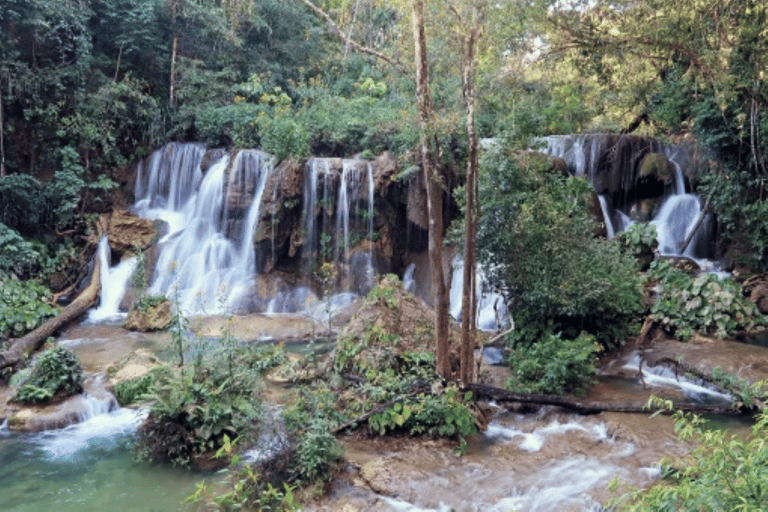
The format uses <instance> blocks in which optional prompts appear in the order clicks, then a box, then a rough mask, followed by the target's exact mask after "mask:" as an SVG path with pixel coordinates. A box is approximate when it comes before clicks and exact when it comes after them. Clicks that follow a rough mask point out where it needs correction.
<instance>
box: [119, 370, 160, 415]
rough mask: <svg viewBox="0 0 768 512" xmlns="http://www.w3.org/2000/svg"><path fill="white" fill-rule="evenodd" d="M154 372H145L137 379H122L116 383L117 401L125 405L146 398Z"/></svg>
mask: <svg viewBox="0 0 768 512" xmlns="http://www.w3.org/2000/svg"><path fill="white" fill-rule="evenodd" d="M152 380H153V377H152V374H151V373H145V374H144V375H142V376H141V377H136V378H135V379H130V380H124V381H120V382H118V383H117V384H115V398H116V399H117V403H119V404H120V405H121V406H123V407H125V406H126V405H131V404H133V403H135V402H138V401H139V400H141V399H142V398H144V397H145V396H146V395H147V394H148V393H149V390H150V388H151V386H152Z"/></svg>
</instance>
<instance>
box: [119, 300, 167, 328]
mask: <svg viewBox="0 0 768 512" xmlns="http://www.w3.org/2000/svg"><path fill="white" fill-rule="evenodd" d="M172 318H173V317H172V314H171V302H170V301H168V300H164V301H162V302H160V303H159V304H155V305H152V306H149V307H147V308H140V307H136V308H133V309H132V310H131V311H130V313H128V318H126V320H125V323H124V324H123V327H125V328H126V329H130V330H132V331H140V332H149V331H162V330H163V329H165V328H166V327H168V326H169V325H170V324H171V320H172Z"/></svg>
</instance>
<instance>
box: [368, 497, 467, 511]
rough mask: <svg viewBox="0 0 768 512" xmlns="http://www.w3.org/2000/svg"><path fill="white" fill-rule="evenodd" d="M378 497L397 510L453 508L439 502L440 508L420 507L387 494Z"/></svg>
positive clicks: (449, 509)
mask: <svg viewBox="0 0 768 512" xmlns="http://www.w3.org/2000/svg"><path fill="white" fill-rule="evenodd" d="M379 499H380V500H381V501H383V502H384V503H386V504H387V505H389V506H390V507H392V510H396V511H398V512H450V511H451V510H453V508H451V507H448V506H446V505H443V504H440V508H438V509H434V508H421V507H417V506H416V505H413V504H411V503H408V502H407V501H403V500H397V499H394V498H388V497H387V496H381V497H380V498H379Z"/></svg>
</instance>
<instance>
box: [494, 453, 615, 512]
mask: <svg viewBox="0 0 768 512" xmlns="http://www.w3.org/2000/svg"><path fill="white" fill-rule="evenodd" d="M623 473H626V471H625V470H623V469H622V468H620V467H618V466H614V465H612V464H606V463H605V462H604V461H599V460H596V459H583V458H568V459H565V460H561V461H557V462H555V463H552V464H550V465H549V466H547V467H546V468H544V470H542V471H541V473H540V474H539V475H537V478H536V482H537V484H536V485H533V486H531V487H529V488H528V489H522V490H519V491H518V494H517V495H515V496H510V497H507V498H504V499H502V500H500V501H499V502H498V503H496V504H495V505H493V506H492V507H490V508H488V509H487V510H488V511H489V512H502V511H503V512H506V511H509V510H519V511H523V510H524V511H526V512H549V511H558V510H602V508H601V506H600V503H598V502H597V501H595V500H594V499H593V498H592V497H591V496H589V494H588V492H589V491H590V490H592V489H595V488H597V487H598V486H600V485H603V484H604V483H605V482H606V481H607V480H609V479H610V478H613V477H614V476H616V475H619V474H623Z"/></svg>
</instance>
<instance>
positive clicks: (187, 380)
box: [136, 350, 261, 465]
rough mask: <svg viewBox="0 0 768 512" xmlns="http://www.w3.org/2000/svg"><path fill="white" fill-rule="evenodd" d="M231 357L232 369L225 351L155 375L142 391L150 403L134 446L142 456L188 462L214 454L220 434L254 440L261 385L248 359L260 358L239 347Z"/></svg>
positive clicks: (220, 445)
mask: <svg viewBox="0 0 768 512" xmlns="http://www.w3.org/2000/svg"><path fill="white" fill-rule="evenodd" d="M231 356H232V357H233V358H234V359H235V360H236V362H237V364H236V365H234V366H233V368H234V370H235V371H233V372H230V370H229V361H228V360H229V357H230V355H229V354H218V355H210V356H209V357H208V358H207V359H206V360H205V361H204V365H201V366H198V365H195V366H194V367H193V368H186V369H178V370H173V369H170V368H168V369H165V370H164V371H157V372H155V373H154V375H153V377H152V382H151V385H150V386H149V391H148V393H142V396H143V398H145V399H147V400H151V401H152V406H151V408H150V411H149V417H148V418H147V420H146V421H145V422H144V424H143V425H142V426H141V428H140V430H139V439H138V442H137V450H138V453H139V454H140V455H141V456H142V457H145V458H148V459H150V460H154V461H168V462H172V463H174V464H180V465H187V464H190V463H191V462H192V461H193V459H194V458H196V457H199V456H201V455H204V454H213V453H215V452H216V451H217V450H218V449H219V448H221V447H222V445H223V443H224V436H225V435H226V436H229V438H230V439H240V438H242V439H243V440H247V439H253V437H254V436H255V435H256V432H257V429H258V428H259V424H258V422H257V421H256V420H257V418H258V417H259V415H260V411H261V398H260V389H261V385H260V373H259V372H257V371H254V370H253V368H252V365H251V363H253V362H254V361H256V362H258V361H259V354H258V353H257V352H251V351H247V350H242V351H239V350H238V351H237V353H235V354H231ZM182 370H183V371H182ZM138 385H139V383H136V387H138ZM137 391H138V390H137Z"/></svg>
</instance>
